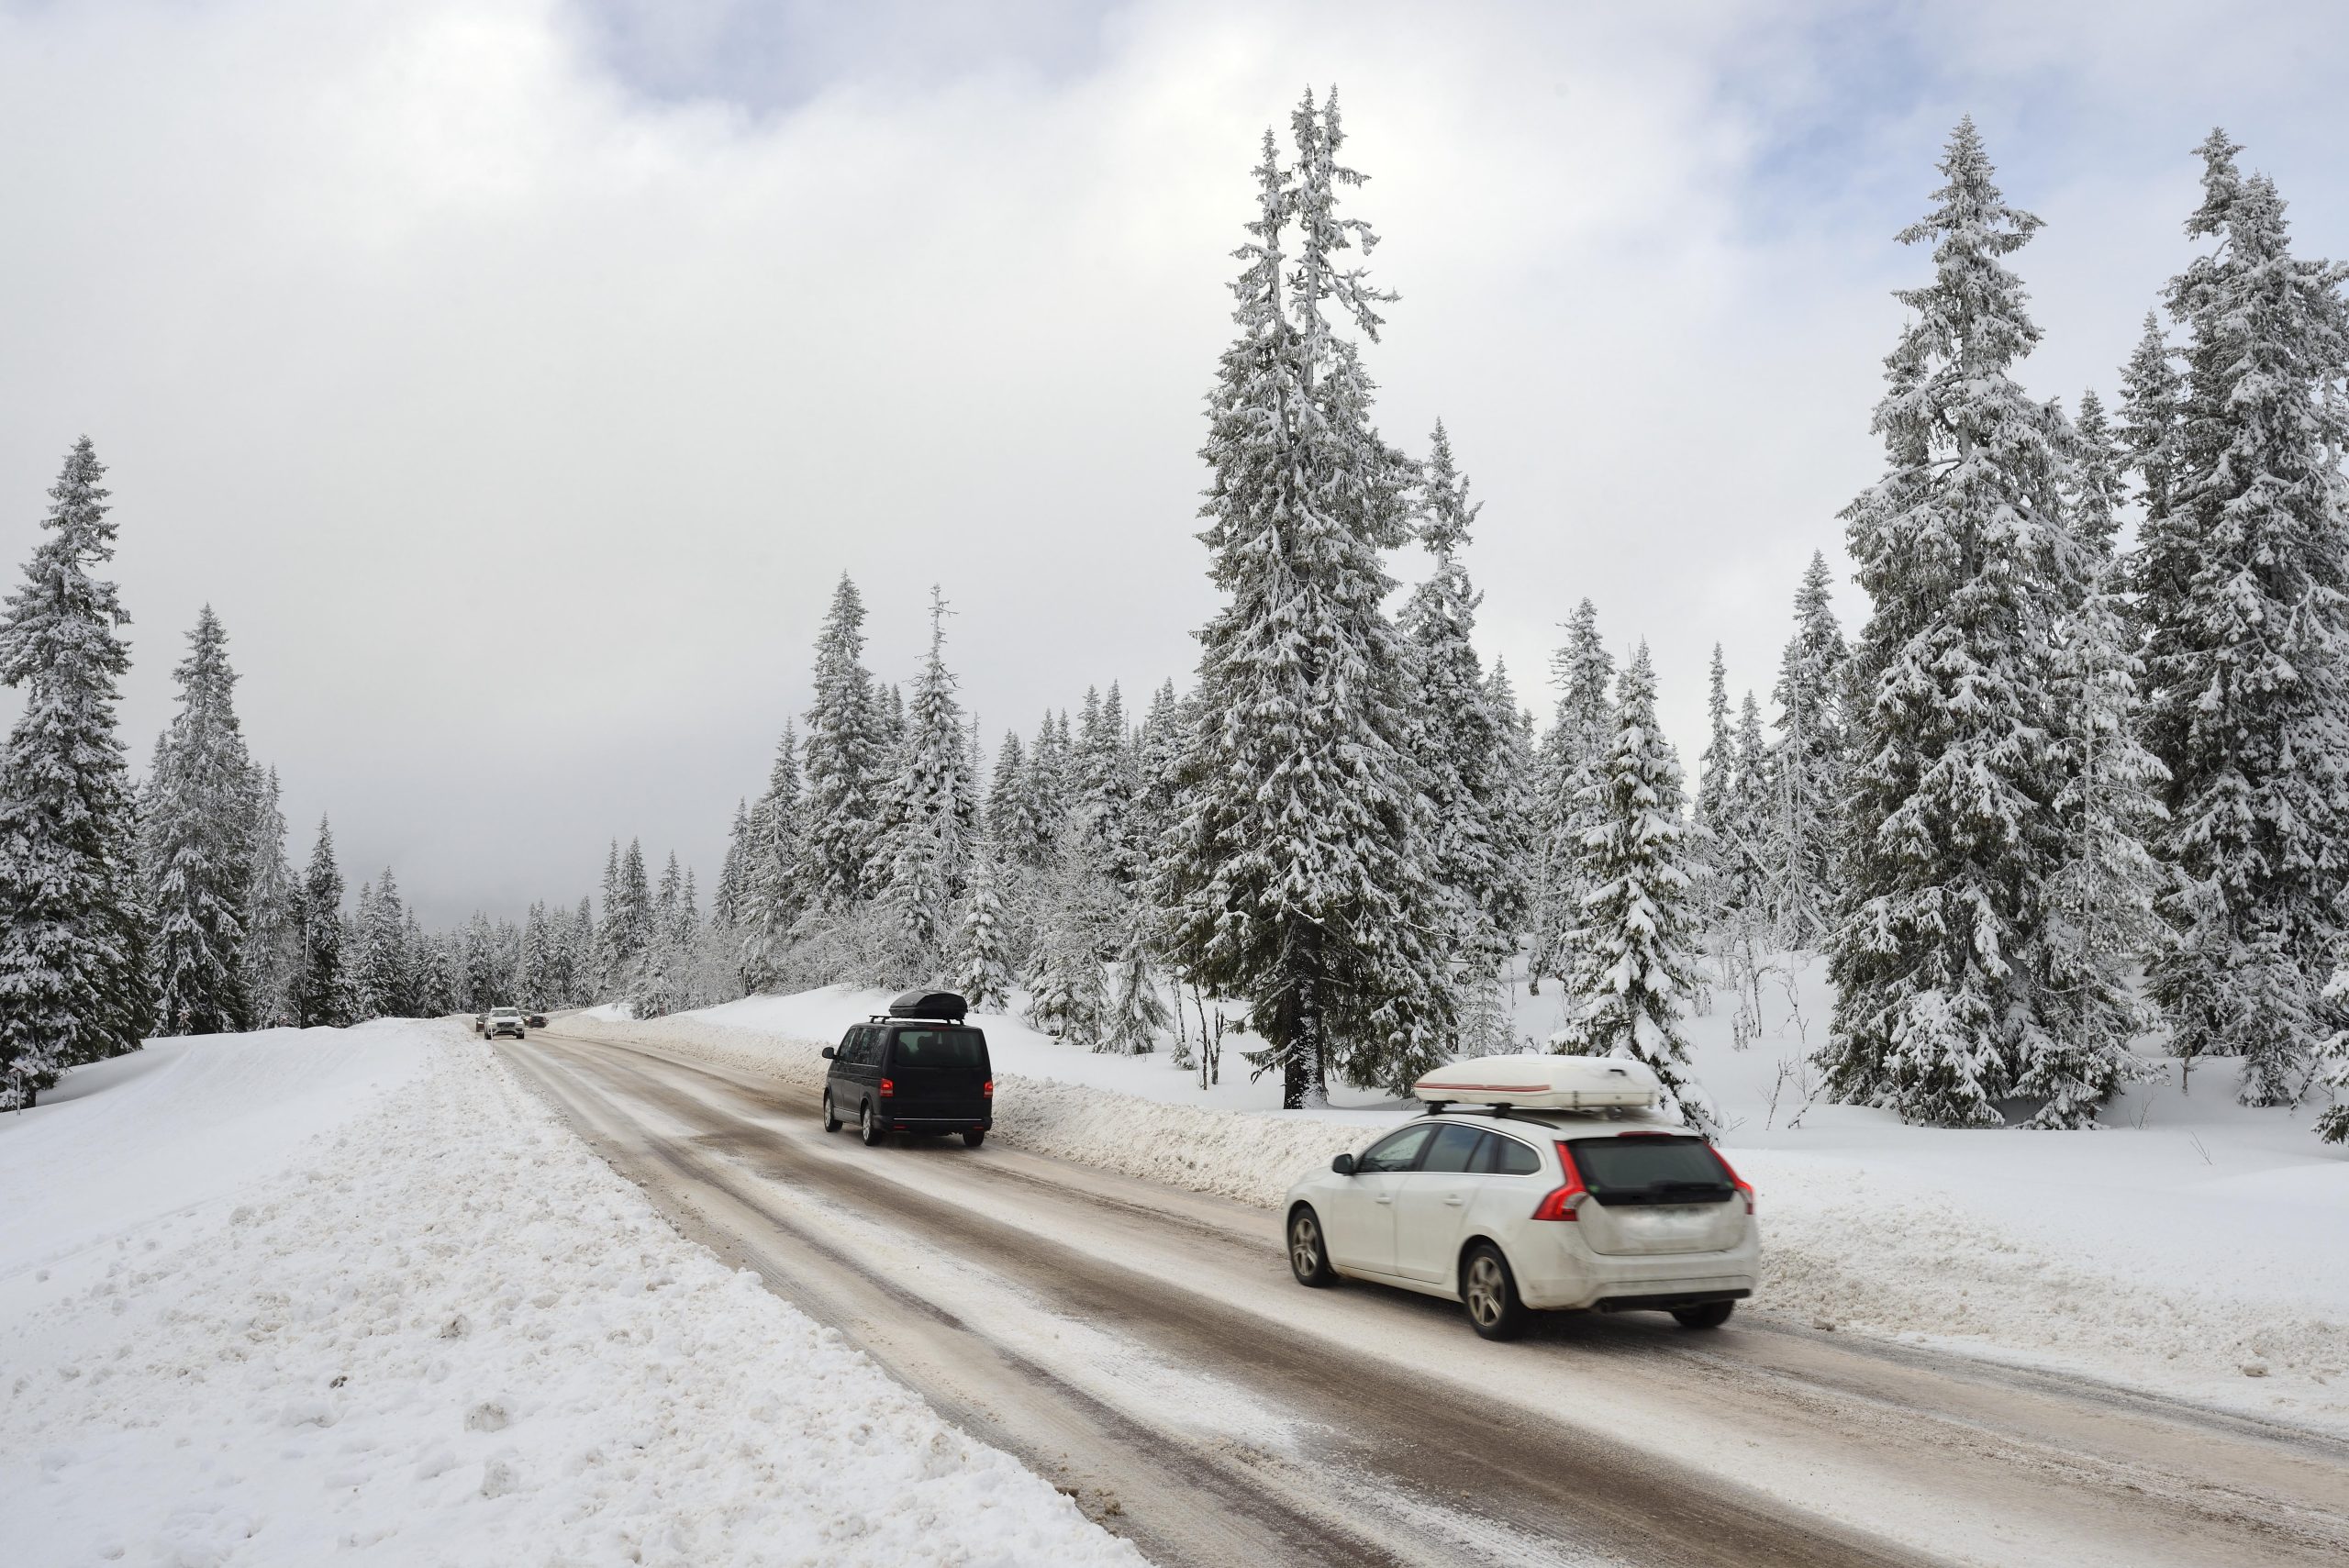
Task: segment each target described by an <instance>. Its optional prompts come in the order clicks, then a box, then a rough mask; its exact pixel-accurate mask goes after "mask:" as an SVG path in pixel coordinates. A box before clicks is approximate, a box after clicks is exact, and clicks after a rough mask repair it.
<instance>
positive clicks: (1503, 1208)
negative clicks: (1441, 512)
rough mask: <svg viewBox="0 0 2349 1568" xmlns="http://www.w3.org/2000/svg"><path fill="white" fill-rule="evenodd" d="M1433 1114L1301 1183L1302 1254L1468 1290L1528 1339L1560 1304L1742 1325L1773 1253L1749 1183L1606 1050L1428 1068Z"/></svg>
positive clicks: (1294, 1227) (1426, 1092)
mask: <svg viewBox="0 0 2349 1568" xmlns="http://www.w3.org/2000/svg"><path fill="white" fill-rule="evenodd" d="M1413 1092H1414V1093H1415V1094H1417V1095H1419V1097H1420V1098H1421V1099H1422V1100H1425V1101H1428V1102H1429V1111H1428V1114H1427V1115H1425V1116H1423V1117H1421V1118H1419V1119H1418V1120H1416V1121H1413V1122H1411V1123H1410V1124H1409V1125H1408V1126H1406V1127H1403V1128H1401V1129H1397V1130H1396V1131H1392V1132H1388V1133H1386V1135H1385V1136H1383V1137H1381V1138H1379V1139H1377V1140H1375V1141H1373V1142H1372V1143H1371V1144H1370V1146H1369V1147H1368V1148H1366V1149H1364V1150H1363V1151H1360V1152H1359V1153H1353V1154H1341V1155H1339V1156H1338V1157H1337V1158H1336V1159H1335V1160H1333V1161H1331V1162H1330V1169H1329V1170H1327V1171H1323V1172H1317V1173H1314V1174H1313V1175H1310V1176H1308V1177H1307V1178H1305V1179H1304V1180H1303V1181H1301V1182H1299V1183H1297V1185H1295V1186H1294V1187H1291V1188H1290V1189H1289V1194H1288V1201H1287V1203H1286V1206H1285V1209H1284V1213H1285V1215H1286V1233H1287V1239H1288V1255H1289V1267H1290V1268H1291V1270H1293V1271H1294V1272H1295V1273H1296V1275H1297V1281H1298V1283H1299V1284H1308V1285H1317V1286H1318V1285H1327V1284H1334V1283H1335V1282H1336V1281H1337V1279H1338V1277H1339V1276H1340V1275H1347V1276H1351V1277H1353V1278H1356V1279H1363V1280H1370V1281H1375V1282H1376V1283H1377V1284H1391V1285H1398V1286H1400V1287H1402V1288H1403V1289H1405V1290H1415V1291H1419V1292H1421V1293H1423V1294H1425V1295H1428V1296H1442V1297H1445V1298H1446V1299H1448V1300H1453V1301H1458V1302H1460V1303H1462V1304H1463V1305H1464V1307H1466V1308H1467V1311H1468V1320H1469V1322H1470V1323H1472V1324H1474V1325H1475V1329H1476V1332H1477V1333H1479V1334H1482V1335H1483V1336H1484V1337H1485V1338H1486V1339H1488V1340H1508V1339H1514V1338H1515V1337H1516V1336H1517V1335H1519V1334H1520V1333H1521V1332H1523V1331H1524V1329H1525V1325H1526V1321H1527V1315H1528V1314H1529V1312H1532V1311H1544V1310H1553V1309H1562V1310H1586V1309H1594V1308H1595V1309H1597V1310H1598V1311H1601V1312H1620V1311H1627V1310H1631V1309H1639V1308H1653V1309H1660V1310H1663V1311H1667V1312H1670V1313H1671V1314H1672V1315H1673V1317H1675V1318H1677V1319H1679V1321H1680V1322H1681V1323H1683V1324H1685V1325H1686V1326H1687V1327H1689V1328H1691V1329H1714V1328H1719V1327H1720V1325H1721V1324H1722V1323H1725V1322H1727V1321H1728V1320H1729V1316H1730V1313H1731V1310H1732V1309H1733V1304H1734V1303H1736V1302H1738V1301H1741V1300H1742V1299H1744V1298H1745V1297H1747V1296H1751V1295H1753V1289H1754V1284H1755V1282H1756V1279H1757V1276H1758V1273H1759V1271H1760V1264H1761V1235H1760V1231H1759V1229H1757V1227H1756V1225H1755V1223H1754V1218H1753V1188H1752V1187H1751V1186H1749V1185H1747V1184H1745V1183H1744V1182H1743V1181H1742V1180H1740V1179H1739V1177H1738V1174H1737V1173H1736V1172H1735V1171H1732V1170H1731V1169H1730V1166H1729V1162H1728V1161H1726V1160H1724V1159H1722V1158H1721V1157H1720V1153H1719V1151H1716V1150H1715V1149H1714V1148H1713V1147H1712V1146H1711V1145H1710V1144H1709V1143H1707V1142H1706V1141H1705V1140H1703V1139H1701V1138H1698V1137H1697V1136H1696V1135H1695V1134H1693V1133H1691V1132H1689V1131H1687V1129H1685V1128H1682V1127H1681V1126H1680V1125H1679V1124H1678V1123H1676V1122H1674V1121H1671V1120H1668V1119H1666V1118H1664V1117H1663V1116H1661V1115H1659V1114H1658V1113H1657V1112H1656V1110H1655V1108H1654V1107H1655V1106H1656V1104H1657V1101H1658V1099H1659V1097H1660V1091H1659V1088H1658V1085H1657V1084H1656V1081H1655V1075H1654V1074H1653V1073H1651V1072H1649V1071H1648V1070H1647V1069H1646V1068H1645V1067H1642V1066H1641V1065H1640V1064H1639V1063H1637V1062H1621V1061H1616V1060H1613V1059H1609V1058H1603V1057H1575V1056H1488V1057H1478V1058H1471V1059H1470V1060H1468V1061H1465V1062H1456V1063H1454V1064H1453V1065H1452V1066H1450V1067H1447V1068H1445V1069H1443V1070H1442V1072H1440V1073H1430V1074H1429V1075H1428V1076H1427V1077H1426V1078H1424V1079H1422V1080H1420V1082H1419V1084H1416V1085H1414V1087H1413Z"/></svg>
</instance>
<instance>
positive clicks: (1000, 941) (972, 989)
mask: <svg viewBox="0 0 2349 1568" xmlns="http://www.w3.org/2000/svg"><path fill="white" fill-rule="evenodd" d="M1003 875H1004V872H1003V868H1002V866H1001V865H1000V864H999V863H998V862H997V859H996V849H995V844H994V841H993V840H992V839H991V838H990V839H988V840H983V841H982V842H981V843H980V844H979V845H978V846H977V848H976V849H975V850H974V851H973V853H972V856H971V895H970V898H969V900H968V901H967V907H966V908H965V909H964V910H963V930H962V936H961V940H960V943H959V947H960V950H961V951H960V955H959V957H958V958H957V960H956V962H955V966H954V987H955V989H956V990H958V991H960V992H961V993H962V994H963V1000H965V1001H967V1002H968V1003H970V1005H971V1006H972V1007H973V1008H974V1009H975V1010H985V1011H993V1010H997V1009H1000V1008H1001V1007H1003V1006H1005V1004H1007V1003H1008V1002H1009V1000H1010V999H1011V964H1010V962H1009V959H1008V952H1007V950H1006V947H1005V940H1004V938H1005V932H1004V908H1003V895H1002V893H1001V891H1000V884H1001V881H1002V878H1003Z"/></svg>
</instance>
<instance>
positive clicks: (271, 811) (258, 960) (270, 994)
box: [238, 768, 302, 1029]
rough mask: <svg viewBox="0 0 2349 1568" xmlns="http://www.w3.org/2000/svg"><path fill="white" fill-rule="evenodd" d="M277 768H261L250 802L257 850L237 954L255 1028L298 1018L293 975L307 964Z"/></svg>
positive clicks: (249, 828)
mask: <svg viewBox="0 0 2349 1568" xmlns="http://www.w3.org/2000/svg"><path fill="white" fill-rule="evenodd" d="M281 801H282V796H281V795H280V792H279V788H278V783H277V770H276V769H275V768H272V769H270V770H269V771H268V772H267V773H255V774H254V775H253V776H252V794H251V796H250V799H249V801H248V802H247V820H246V841H247V842H248V843H249V844H250V846H251V849H252V867H253V875H252V882H251V884H250V887H249V889H248V890H247V897H246V916H245V941H244V946H243V948H242V949H241V950H240V951H239V954H238V957H239V962H241V963H242V964H243V966H244V970H245V994H246V995H248V996H250V998H251V1000H252V1011H253V1022H254V1025H255V1027H256V1028H262V1029H276V1028H280V1027H282V1026H284V1025H286V1024H290V1023H292V1022H293V1021H294V1001H293V990H294V976H295V974H296V973H299V972H300V970H301V966H302V884H301V881H300V879H299V878H297V877H296V876H295V874H294V867H293V863H292V862H289V861H288V860H287V859H286V858H285V811H284V806H283V805H282V804H281Z"/></svg>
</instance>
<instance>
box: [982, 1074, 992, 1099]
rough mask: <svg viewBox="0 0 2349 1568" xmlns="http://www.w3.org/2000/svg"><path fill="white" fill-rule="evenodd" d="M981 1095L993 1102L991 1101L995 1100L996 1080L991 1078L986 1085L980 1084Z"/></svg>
mask: <svg viewBox="0 0 2349 1568" xmlns="http://www.w3.org/2000/svg"><path fill="white" fill-rule="evenodd" d="M979 1093H980V1094H982V1095H985V1096H986V1097H987V1098H988V1099H990V1100H991V1099H994V1098H995V1080H994V1079H992V1078H990V1079H988V1080H987V1081H986V1082H985V1083H984V1084H980V1085H979Z"/></svg>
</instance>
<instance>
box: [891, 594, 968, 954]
mask: <svg viewBox="0 0 2349 1568" xmlns="http://www.w3.org/2000/svg"><path fill="white" fill-rule="evenodd" d="M946 615H947V609H946V600H945V597H944V596H943V595H941V593H940V592H939V591H938V590H937V589H936V588H932V589H931V590H930V657H929V659H928V661H927V662H925V663H924V664H923V666H922V673H921V679H920V680H919V682H918V683H917V684H915V687H914V697H913V702H912V704H911V705H910V707H909V711H908V712H907V718H906V739H905V742H904V744H903V746H902V748H901V751H902V754H903V765H902V771H901V772H900V773H898V775H897V780H896V785H895V787H894V789H893V790H892V792H891V793H892V794H893V795H895V797H896V802H897V810H896V824H895V826H894V828H892V830H891V833H890V837H889V840H888V842H887V844H886V851H887V858H888V865H889V882H888V886H887V890H886V899H887V903H888V906H889V910H890V914H891V917H892V924H893V925H894V927H895V929H896V939H895V946H896V954H895V956H894V959H893V966H894V968H895V969H896V972H897V974H898V977H899V978H901V979H902V980H904V981H905V982H906V983H907V984H917V985H918V984H926V983H928V982H929V981H930V980H933V979H935V978H936V977H937V976H938V975H939V973H941V970H942V968H943V966H944V957H945V955H944V948H945V943H946V940H947V939H948V937H949V936H950V935H951V934H952V915H951V908H950V906H952V903H953V902H954V900H955V899H956V898H957V897H959V896H960V895H961V894H962V892H963V880H964V877H965V874H966V872H967V868H968V862H969V860H970V840H971V827H972V819H973V817H974V811H973V809H972V804H971V803H972V786H971V781H970V779H969V777H968V773H967V770H968V768H969V757H968V753H967V751H966V748H965V744H964V740H963V706H962V704H961V703H960V702H958V701H957V700H956V699H955V696H954V677H953V675H952V674H951V673H948V671H947V668H946Z"/></svg>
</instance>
